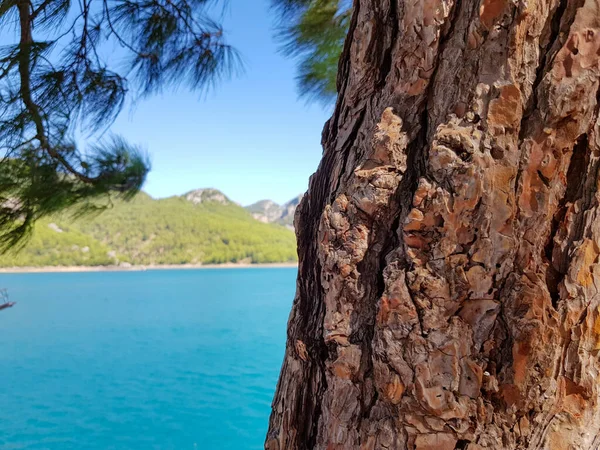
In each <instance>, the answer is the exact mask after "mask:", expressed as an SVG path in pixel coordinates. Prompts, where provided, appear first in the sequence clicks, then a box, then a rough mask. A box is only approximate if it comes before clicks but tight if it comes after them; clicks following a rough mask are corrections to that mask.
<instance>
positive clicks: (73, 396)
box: [0, 269, 296, 450]
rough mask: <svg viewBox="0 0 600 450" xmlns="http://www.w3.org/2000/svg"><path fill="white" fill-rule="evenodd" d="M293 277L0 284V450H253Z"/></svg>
mask: <svg viewBox="0 0 600 450" xmlns="http://www.w3.org/2000/svg"><path fill="white" fill-rule="evenodd" d="M295 276H296V270H295V269H231V270H229V269H218V270H181V271H179V270H173V271H170V270H166V271H148V272H116V273H65V274H18V275H8V274H5V275H0V287H6V288H8V289H9V293H10V296H11V300H14V301H17V302H18V303H17V305H16V306H15V307H14V308H12V309H9V310H5V311H2V312H0V342H1V346H0V448H1V449H3V450H7V449H35V450H40V449H61V450H62V449H102V450H106V449H136V450H137V449H144V450H145V449H161V450H163V449H177V450H179V449H200V450H212V449H215V450H217V449H218V450H222V449H236V450H244V449H260V448H262V445H263V440H264V435H265V433H266V429H267V424H268V417H269V412H270V403H271V399H272V396H273V392H274V390H275V385H276V382H277V376H278V374H279V368H280V365H281V361H282V358H283V352H284V346H285V329H286V322H287V317H288V313H289V310H290V307H291V302H292V298H293V294H294V289H295V283H294V280H295Z"/></svg>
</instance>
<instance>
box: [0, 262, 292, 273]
mask: <svg viewBox="0 0 600 450" xmlns="http://www.w3.org/2000/svg"><path fill="white" fill-rule="evenodd" d="M297 267H298V263H265V264H237V263H224V264H150V265H147V266H44V267H0V274H2V273H76V272H145V271H148V270H196V269H202V270H205V269H269V268H272V269H284V268H297Z"/></svg>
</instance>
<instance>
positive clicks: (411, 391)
mask: <svg viewBox="0 0 600 450" xmlns="http://www.w3.org/2000/svg"><path fill="white" fill-rule="evenodd" d="M599 55H600V0H561V1H557V0H527V1H525V0H521V1H516V0H515V1H514V2H511V1H509V0H481V3H479V2H478V1H474V0H405V1H400V0H358V1H355V12H354V17H353V21H352V25H351V30H350V34H349V39H348V40H347V43H346V48H345V49H344V53H343V55H342V60H341V63H340V76H339V91H340V96H339V100H338V103H337V105H336V110H335V112H334V115H333V117H332V118H331V120H330V121H329V122H328V123H327V124H326V126H325V130H324V132H323V146H324V154H323V160H322V162H321V165H320V167H319V169H318V171H317V173H316V174H315V175H314V176H313V177H312V179H311V182H310V189H309V192H308V194H307V195H306V196H305V197H304V200H303V201H302V204H301V206H300V207H299V209H298V212H297V215H296V225H297V230H298V231H297V233H298V245H299V256H300V267H299V276H298V286H297V294H296V299H295V301H294V305H293V310H292V313H291V316H290V320H289V329H288V343H287V350H286V355H285V360H284V363H283V368H282V371H281V377H280V380H279V384H278V387H277V392H276V395H275V399H274V402H273V413H272V416H271V421H270V428H269V433H268V436H267V441H266V444H265V448H267V449H269V450H284V449H285V450H296V449H298V450H299V449H322V450H342V449H343V450H354V449H356V450H359V449H360V450H371V449H417V450H434V449H435V450H451V449H455V448H457V449H468V450H475V449H552V450H560V449H586V450H587V449H596V448H598V447H599V446H600V405H599V404H598V403H599V402H600V387H599V386H600V385H599V384H598V383H597V380H598V378H599V376H600V361H599V350H600V296H599V288H600V263H599V260H598V256H599V255H600V219H599V218H598V216H600V193H599V192H598V182H599V179H598V173H599V168H600V121H599V119H598V98H599V96H598V93H599V76H600V70H599Z"/></svg>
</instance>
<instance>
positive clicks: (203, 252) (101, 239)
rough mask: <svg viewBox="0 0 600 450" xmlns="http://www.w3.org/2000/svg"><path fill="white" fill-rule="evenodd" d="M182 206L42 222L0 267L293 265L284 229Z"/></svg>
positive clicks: (179, 200)
mask: <svg viewBox="0 0 600 450" xmlns="http://www.w3.org/2000/svg"><path fill="white" fill-rule="evenodd" d="M188 198H189V193H188V194H186V196H182V197H171V198H167V199H160V200H153V199H152V198H150V197H149V196H148V195H146V194H139V195H138V196H137V197H136V198H135V199H134V200H132V201H131V202H128V203H125V202H117V203H115V205H114V207H112V208H110V209H108V210H107V211H105V212H103V213H102V214H100V215H98V216H95V217H92V218H84V219H78V220H74V219H73V218H72V217H71V216H69V215H68V214H67V213H65V214H63V215H60V216H55V217H51V218H50V219H45V220H42V221H40V222H39V223H38V224H37V225H36V228H35V231H34V234H33V237H32V239H31V241H30V242H29V243H28V244H27V245H26V247H25V248H24V249H22V250H21V251H20V252H18V253H9V254H7V255H3V256H0V266H4V267H6V266H58V265H61V266H73V265H110V264H122V263H131V264H135V265H140V264H141V265H148V264H200V263H202V264H211V263H212V264H214V263H217V264H218V263H226V262H240V261H244V262H252V263H273V262H291V261H296V246H295V238H294V234H293V233H292V232H291V231H290V230H288V229H286V228H285V227H282V226H279V225H275V224H266V223H261V222H259V221H256V220H255V219H254V218H253V217H252V215H251V214H250V213H249V212H248V211H246V210H245V209H244V208H242V207H240V206H239V205H236V204H235V203H233V202H231V201H227V202H217V201H210V200H209V201H202V202H200V203H194V202H192V201H190V200H189V199H188Z"/></svg>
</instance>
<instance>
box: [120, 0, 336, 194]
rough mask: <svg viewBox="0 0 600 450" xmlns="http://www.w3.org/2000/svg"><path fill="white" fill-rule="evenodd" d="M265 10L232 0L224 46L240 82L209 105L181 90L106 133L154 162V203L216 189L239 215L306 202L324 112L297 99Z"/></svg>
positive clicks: (229, 84) (210, 98)
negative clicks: (260, 206) (248, 209)
mask: <svg viewBox="0 0 600 450" xmlns="http://www.w3.org/2000/svg"><path fill="white" fill-rule="evenodd" d="M274 24H275V19H274V17H273V16H272V11H269V2H268V0H230V3H229V7H228V9H227V11H226V12H225V17H224V28H225V31H226V35H227V40H228V42H229V43H231V44H232V45H233V46H234V47H236V48H237V49H238V50H239V52H240V53H241V55H242V57H243V59H244V62H245V68H246V70H245V73H243V74H242V75H240V76H238V77H236V78H235V79H232V80H231V81H225V82H224V83H221V84H220V85H219V86H217V88H216V89H214V90H212V91H211V92H209V93H208V94H207V95H203V96H201V95H199V94H197V93H190V92H188V91H186V90H185V89H183V88H180V89H179V90H178V91H176V92H173V91H165V92H164V94H162V95H160V96H155V97H151V98H149V99H147V100H143V101H138V102H137V104H136V106H135V108H133V109H132V108H126V109H125V110H124V111H123V112H122V113H121V115H120V117H119V118H118V119H117V121H116V123H115V124H114V126H113V127H112V129H111V130H112V131H114V132H116V133H118V134H121V135H123V136H124V137H126V138H127V139H128V140H129V141H130V142H132V143H138V144H141V145H142V146H143V147H144V148H145V149H146V150H147V151H148V152H149V153H150V156H151V160H152V172H151V173H150V175H149V177H148V181H147V183H146V186H145V188H144V189H145V190H146V191H147V192H148V193H149V194H150V195H152V196H153V197H167V196H171V195H180V194H183V193H184V192H187V191H189V190H192V189H196V188H202V187H214V188H217V189H220V190H221V191H223V192H224V193H225V194H226V195H227V196H229V197H230V198H231V199H232V200H234V201H237V202H239V203H241V204H243V205H247V204H250V203H253V202H255V201H257V200H261V199H266V198H268V199H272V200H274V201H276V202H279V203H283V202H285V201H287V200H289V199H291V198H292V197H295V196H296V195H298V194H300V193H302V192H304V191H305V190H306V188H307V186H308V178H309V176H310V175H311V174H312V173H313V172H314V171H315V170H316V168H317V165H318V163H319V160H320V157H321V146H320V140H321V130H322V128H323V124H324V123H325V121H326V120H327V118H328V116H329V114H330V111H329V109H326V108H323V107H322V106H321V105H318V104H314V105H307V104H306V102H305V101H304V100H303V99H299V98H298V93H297V90H296V84H295V80H294V77H295V67H294V62H293V61H291V60H289V59H287V58H284V57H283V56H282V55H281V54H279V53H278V51H277V44H276V42H275V41H274V39H273V34H274V33H273V27H274Z"/></svg>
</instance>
